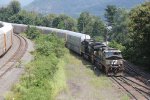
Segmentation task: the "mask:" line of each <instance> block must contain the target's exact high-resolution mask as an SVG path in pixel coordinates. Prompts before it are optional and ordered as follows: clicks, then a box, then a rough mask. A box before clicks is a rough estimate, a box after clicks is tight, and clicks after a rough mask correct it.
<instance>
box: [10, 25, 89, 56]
mask: <svg viewBox="0 0 150 100" xmlns="http://www.w3.org/2000/svg"><path fill="white" fill-rule="evenodd" d="M12 25H13V27H14V32H15V33H21V32H25V31H26V29H27V25H24V24H14V23H12ZM34 27H35V26H34ZM36 28H37V29H39V30H41V31H42V33H44V34H48V33H50V32H54V33H56V36H58V37H60V38H63V39H64V40H65V41H66V46H67V47H68V48H69V49H71V50H73V51H74V52H76V53H78V54H81V42H82V41H84V39H90V36H89V35H86V34H82V33H78V32H72V31H68V30H62V29H56V28H49V27H43V26H36Z"/></svg>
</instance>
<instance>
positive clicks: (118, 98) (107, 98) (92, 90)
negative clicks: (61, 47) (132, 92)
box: [56, 53, 129, 100]
mask: <svg viewBox="0 0 150 100" xmlns="http://www.w3.org/2000/svg"><path fill="white" fill-rule="evenodd" d="M65 71H66V80H67V88H66V89H64V90H63V91H61V92H60V93H59V95H58V96H57V98H56V100H128V99H129V97H128V96H127V95H126V94H125V93H123V92H122V91H121V90H120V89H118V88H117V87H115V85H113V83H112V82H111V81H110V80H109V78H107V77H106V76H105V75H103V73H101V72H100V71H99V70H98V69H96V70H93V66H92V65H91V64H90V63H88V62H87V61H85V60H83V59H82V58H81V57H79V56H77V55H76V54H72V53H71V55H69V56H68V64H67V65H66V67H65Z"/></svg>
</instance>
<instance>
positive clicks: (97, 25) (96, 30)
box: [92, 18, 105, 36]
mask: <svg viewBox="0 0 150 100" xmlns="http://www.w3.org/2000/svg"><path fill="white" fill-rule="evenodd" d="M104 31H105V26H104V23H103V22H102V20H101V19H100V18H95V22H94V24H93V30H92V36H104Z"/></svg>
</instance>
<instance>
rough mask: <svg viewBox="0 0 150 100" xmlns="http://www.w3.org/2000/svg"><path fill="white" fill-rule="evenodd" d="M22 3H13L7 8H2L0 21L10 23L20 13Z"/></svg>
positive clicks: (0, 9)
mask: <svg viewBox="0 0 150 100" xmlns="http://www.w3.org/2000/svg"><path fill="white" fill-rule="evenodd" d="M20 9H21V7H20V3H19V2H18V1H11V2H10V4H9V5H8V6H7V7H2V8H0V20H1V21H9V20H8V19H9V18H10V17H12V16H13V15H15V14H17V13H18V12H19V11H20Z"/></svg>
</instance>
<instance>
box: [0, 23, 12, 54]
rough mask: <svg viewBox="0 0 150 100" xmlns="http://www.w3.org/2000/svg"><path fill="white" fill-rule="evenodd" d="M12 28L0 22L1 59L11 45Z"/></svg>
mask: <svg viewBox="0 0 150 100" xmlns="http://www.w3.org/2000/svg"><path fill="white" fill-rule="evenodd" d="M12 39H13V27H12V25H11V24H9V23H5V22H0V57H2V56H3V55H4V54H5V53H6V52H7V51H8V50H9V48H10V47H11V46H12V44H13V40H12Z"/></svg>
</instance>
